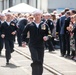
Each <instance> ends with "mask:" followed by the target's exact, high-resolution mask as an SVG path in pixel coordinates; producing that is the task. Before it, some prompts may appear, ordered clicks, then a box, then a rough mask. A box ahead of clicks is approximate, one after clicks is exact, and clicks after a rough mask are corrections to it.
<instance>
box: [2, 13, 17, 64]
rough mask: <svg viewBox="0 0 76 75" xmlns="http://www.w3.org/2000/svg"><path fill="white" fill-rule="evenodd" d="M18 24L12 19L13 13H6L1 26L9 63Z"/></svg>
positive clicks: (7, 62)
mask: <svg viewBox="0 0 76 75" xmlns="http://www.w3.org/2000/svg"><path fill="white" fill-rule="evenodd" d="M16 30H17V26H16V24H15V23H14V22H13V21H11V13H7V14H6V21H5V22H4V23H2V26H1V37H2V38H4V41H5V49H6V52H5V53H6V64H7V65H8V64H9V60H10V58H11V53H12V52H13V51H14V49H13V48H14V35H15V34H16Z"/></svg>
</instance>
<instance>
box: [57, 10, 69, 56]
mask: <svg viewBox="0 0 76 75" xmlns="http://www.w3.org/2000/svg"><path fill="white" fill-rule="evenodd" d="M67 12H68V11H66V12H65V15H63V16H61V17H60V18H59V19H58V21H57V25H56V32H57V34H58V35H59V40H60V52H61V56H64V55H66V51H65V50H66V40H65V39H66V38H65V25H66V24H65V19H66V18H67V15H68V14H67Z"/></svg>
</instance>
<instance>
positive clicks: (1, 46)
mask: <svg viewBox="0 0 76 75" xmlns="http://www.w3.org/2000/svg"><path fill="white" fill-rule="evenodd" d="M2 49H3V39H2V38H1V37H0V53H1V51H2Z"/></svg>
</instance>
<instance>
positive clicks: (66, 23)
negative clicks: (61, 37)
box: [64, 17, 70, 34]
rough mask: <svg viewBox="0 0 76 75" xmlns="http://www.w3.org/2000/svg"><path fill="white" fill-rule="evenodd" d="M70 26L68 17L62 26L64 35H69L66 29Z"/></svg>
mask: <svg viewBox="0 0 76 75" xmlns="http://www.w3.org/2000/svg"><path fill="white" fill-rule="evenodd" d="M69 24H70V17H68V18H66V19H65V25H64V33H65V34H66V33H69V31H68V30H67V29H66V28H67V27H68V26H69Z"/></svg>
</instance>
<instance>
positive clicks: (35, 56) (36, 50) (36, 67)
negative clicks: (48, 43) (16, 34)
mask: <svg viewBox="0 0 76 75" xmlns="http://www.w3.org/2000/svg"><path fill="white" fill-rule="evenodd" d="M28 31H29V33H30V39H29V49H30V53H31V58H32V60H33V63H32V64H31V67H32V75H42V72H43V57H44V40H43V37H44V36H48V31H49V30H48V26H47V25H46V24H44V22H41V23H40V24H39V27H37V26H36V23H35V22H32V23H30V24H28V25H27V26H26V27H25V28H24V31H23V41H26V37H27V32H28ZM49 33H50V32H49ZM48 38H49V39H50V36H48Z"/></svg>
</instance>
